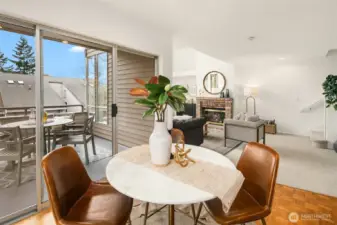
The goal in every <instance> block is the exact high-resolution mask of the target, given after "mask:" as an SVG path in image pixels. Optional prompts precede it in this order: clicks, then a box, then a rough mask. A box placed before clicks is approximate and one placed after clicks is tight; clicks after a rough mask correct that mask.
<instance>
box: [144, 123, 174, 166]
mask: <svg viewBox="0 0 337 225" xmlns="http://www.w3.org/2000/svg"><path fill="white" fill-rule="evenodd" d="M149 145H150V154H151V161H152V164H154V165H156V166H165V165H167V164H168V163H169V162H170V156H171V146H172V138H171V135H170V134H169V132H168V130H167V126H166V123H165V122H157V121H155V123H154V129H153V132H152V134H151V136H150V139H149Z"/></svg>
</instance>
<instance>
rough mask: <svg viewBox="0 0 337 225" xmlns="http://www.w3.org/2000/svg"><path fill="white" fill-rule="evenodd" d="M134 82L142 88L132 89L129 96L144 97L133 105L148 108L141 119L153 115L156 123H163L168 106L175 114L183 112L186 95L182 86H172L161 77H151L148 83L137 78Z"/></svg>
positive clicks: (165, 78) (166, 79) (167, 80)
mask: <svg viewBox="0 0 337 225" xmlns="http://www.w3.org/2000/svg"><path fill="white" fill-rule="evenodd" d="M135 81H136V82H137V83H138V84H141V85H142V86H143V87H142V88H132V89H131V90H130V95H132V96H142V97H144V98H139V99H136V100H135V104H138V105H142V106H145V107H147V108H148V109H147V110H146V111H145V112H144V113H143V118H144V117H146V116H150V115H154V114H155V115H156V118H157V121H158V122H164V121H165V111H166V109H167V106H168V105H169V106H171V107H172V109H173V110H175V111H177V112H180V111H183V110H184V103H185V101H186V97H185V94H186V93H187V89H186V88H185V87H184V86H181V85H173V86H172V85H171V81H170V79H168V78H167V77H165V76H161V75H160V76H154V77H152V78H151V79H150V80H149V81H148V82H145V81H144V80H141V79H138V78H137V79H135Z"/></svg>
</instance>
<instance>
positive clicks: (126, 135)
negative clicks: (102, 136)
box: [117, 130, 149, 144]
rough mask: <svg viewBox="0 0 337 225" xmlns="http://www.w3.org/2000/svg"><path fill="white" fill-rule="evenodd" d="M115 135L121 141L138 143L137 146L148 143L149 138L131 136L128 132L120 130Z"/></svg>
mask: <svg viewBox="0 0 337 225" xmlns="http://www.w3.org/2000/svg"><path fill="white" fill-rule="evenodd" d="M117 134H118V136H119V137H120V138H121V139H123V140H129V141H131V142H133V143H139V144H146V143H149V138H144V137H143V136H139V135H137V134H131V133H129V132H124V131H122V130H118V132H117ZM118 144H119V143H118Z"/></svg>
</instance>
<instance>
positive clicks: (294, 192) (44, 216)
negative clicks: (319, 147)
mask: <svg viewBox="0 0 337 225" xmlns="http://www.w3.org/2000/svg"><path fill="white" fill-rule="evenodd" d="M292 212H293V213H297V214H294V216H295V217H296V215H298V216H299V221H298V222H296V223H291V222H289V219H288V216H289V214H290V213H292ZM319 217H320V218H324V219H323V220H322V219H318V218H319ZM266 221H267V224H269V225H287V224H289V225H290V224H299V225H325V224H328V225H332V224H337V198H335V197H330V196H326V195H320V194H316V193H313V192H310V191H304V190H300V189H296V188H292V187H288V186H284V185H279V184H278V185H277V186H276V190H275V197H274V203H273V210H272V213H271V215H270V216H269V217H267V219H266ZM176 224H179V221H176ZM257 224H258V225H260V224H261V223H260V222H258V223H257ZM16 225H55V222H54V218H53V215H52V213H51V211H50V210H45V211H42V212H40V213H38V214H36V215H34V216H32V217H30V218H28V219H25V220H23V221H21V222H18V223H17V224H16Z"/></svg>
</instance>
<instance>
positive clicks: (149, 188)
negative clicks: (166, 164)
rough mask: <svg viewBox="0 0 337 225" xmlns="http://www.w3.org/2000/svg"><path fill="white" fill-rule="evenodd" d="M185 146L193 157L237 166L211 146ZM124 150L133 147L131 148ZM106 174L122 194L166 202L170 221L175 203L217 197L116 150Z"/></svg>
mask: <svg viewBox="0 0 337 225" xmlns="http://www.w3.org/2000/svg"><path fill="white" fill-rule="evenodd" d="M185 148H187V149H192V151H191V152H190V153H189V156H190V157H191V158H192V159H195V160H196V161H197V160H203V161H207V162H211V163H214V164H217V165H219V166H223V167H228V168H230V169H233V170H235V169H236V167H235V165H234V164H233V163H232V162H231V161H230V160H229V159H228V158H227V157H225V156H223V155H221V154H219V153H217V152H215V151H213V150H210V149H207V148H203V147H200V146H194V145H187V144H186V145H185ZM124 151H133V149H132V148H131V149H126V150H124ZM174 151H175V148H174V145H172V152H174ZM135 154H136V152H135ZM173 163H174V162H173ZM182 169H183V168H182ZM106 177H107V179H108V181H109V183H110V184H111V185H112V186H113V187H114V188H115V189H116V190H117V191H119V192H120V193H122V194H124V195H127V196H129V197H131V198H134V199H138V200H141V201H144V202H149V203H156V204H164V205H169V224H170V225H172V224H174V205H180V204H193V203H200V202H204V201H207V200H211V199H213V198H215V197H216V196H214V195H212V194H211V193H208V192H206V191H203V190H200V189H198V188H196V187H193V186H191V185H188V184H185V183H182V182H180V181H177V180H174V179H172V178H170V177H167V176H165V175H163V174H161V173H159V172H156V171H155V170H154V169H151V168H149V167H145V166H142V165H140V164H135V163H132V162H127V161H125V160H123V159H122V158H121V157H118V154H116V155H115V156H114V157H113V158H112V159H111V160H110V161H109V163H108V165H107V167H106ZM172 217H173V219H172Z"/></svg>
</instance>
